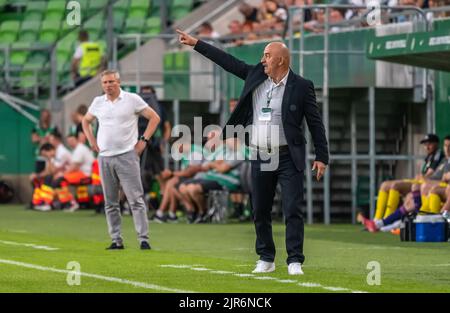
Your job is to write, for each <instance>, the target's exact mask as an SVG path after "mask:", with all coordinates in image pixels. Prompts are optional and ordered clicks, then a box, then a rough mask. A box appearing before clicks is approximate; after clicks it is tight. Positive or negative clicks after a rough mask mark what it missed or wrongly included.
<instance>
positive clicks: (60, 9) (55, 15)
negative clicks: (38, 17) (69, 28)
mask: <svg viewBox="0 0 450 313" xmlns="http://www.w3.org/2000/svg"><path fill="white" fill-rule="evenodd" d="M65 12H66V0H52V1H49V2H48V6H47V13H46V14H45V19H47V20H50V19H52V20H62V18H63V16H64V13H65Z"/></svg>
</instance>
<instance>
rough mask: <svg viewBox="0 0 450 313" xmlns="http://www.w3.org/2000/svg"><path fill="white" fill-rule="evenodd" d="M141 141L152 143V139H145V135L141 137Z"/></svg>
mask: <svg viewBox="0 0 450 313" xmlns="http://www.w3.org/2000/svg"><path fill="white" fill-rule="evenodd" d="M139 140H142V141H145V143H148V142H149V141H150V138H149V139H147V138H145V137H144V135H142V136H141V137H139Z"/></svg>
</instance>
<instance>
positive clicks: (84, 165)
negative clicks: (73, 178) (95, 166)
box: [72, 143, 95, 176]
mask: <svg viewBox="0 0 450 313" xmlns="http://www.w3.org/2000/svg"><path fill="white" fill-rule="evenodd" d="M94 161H95V158H94V154H93V153H92V151H91V149H89V148H88V147H87V146H86V145H85V144H82V143H79V144H78V145H77V146H76V147H75V149H73V151H72V163H77V164H79V165H80V171H82V172H83V173H84V174H85V175H86V176H91V173H92V163H94Z"/></svg>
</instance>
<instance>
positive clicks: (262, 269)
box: [252, 260, 275, 273]
mask: <svg viewBox="0 0 450 313" xmlns="http://www.w3.org/2000/svg"><path fill="white" fill-rule="evenodd" d="M273 271H275V263H273V262H266V261H262V260H259V261H258V262H256V267H255V269H254V270H253V272H252V273H270V272H273Z"/></svg>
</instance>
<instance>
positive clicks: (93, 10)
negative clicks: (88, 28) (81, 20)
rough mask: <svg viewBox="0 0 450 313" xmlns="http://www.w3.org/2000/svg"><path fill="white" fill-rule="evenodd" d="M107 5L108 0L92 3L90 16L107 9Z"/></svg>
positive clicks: (89, 10) (90, 4) (98, 0)
mask: <svg viewBox="0 0 450 313" xmlns="http://www.w3.org/2000/svg"><path fill="white" fill-rule="evenodd" d="M107 4H108V0H95V1H91V2H90V3H89V9H88V12H89V13H88V14H89V16H92V15H94V14H96V13H98V12H99V11H101V10H103V9H104V8H106V5H107Z"/></svg>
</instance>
